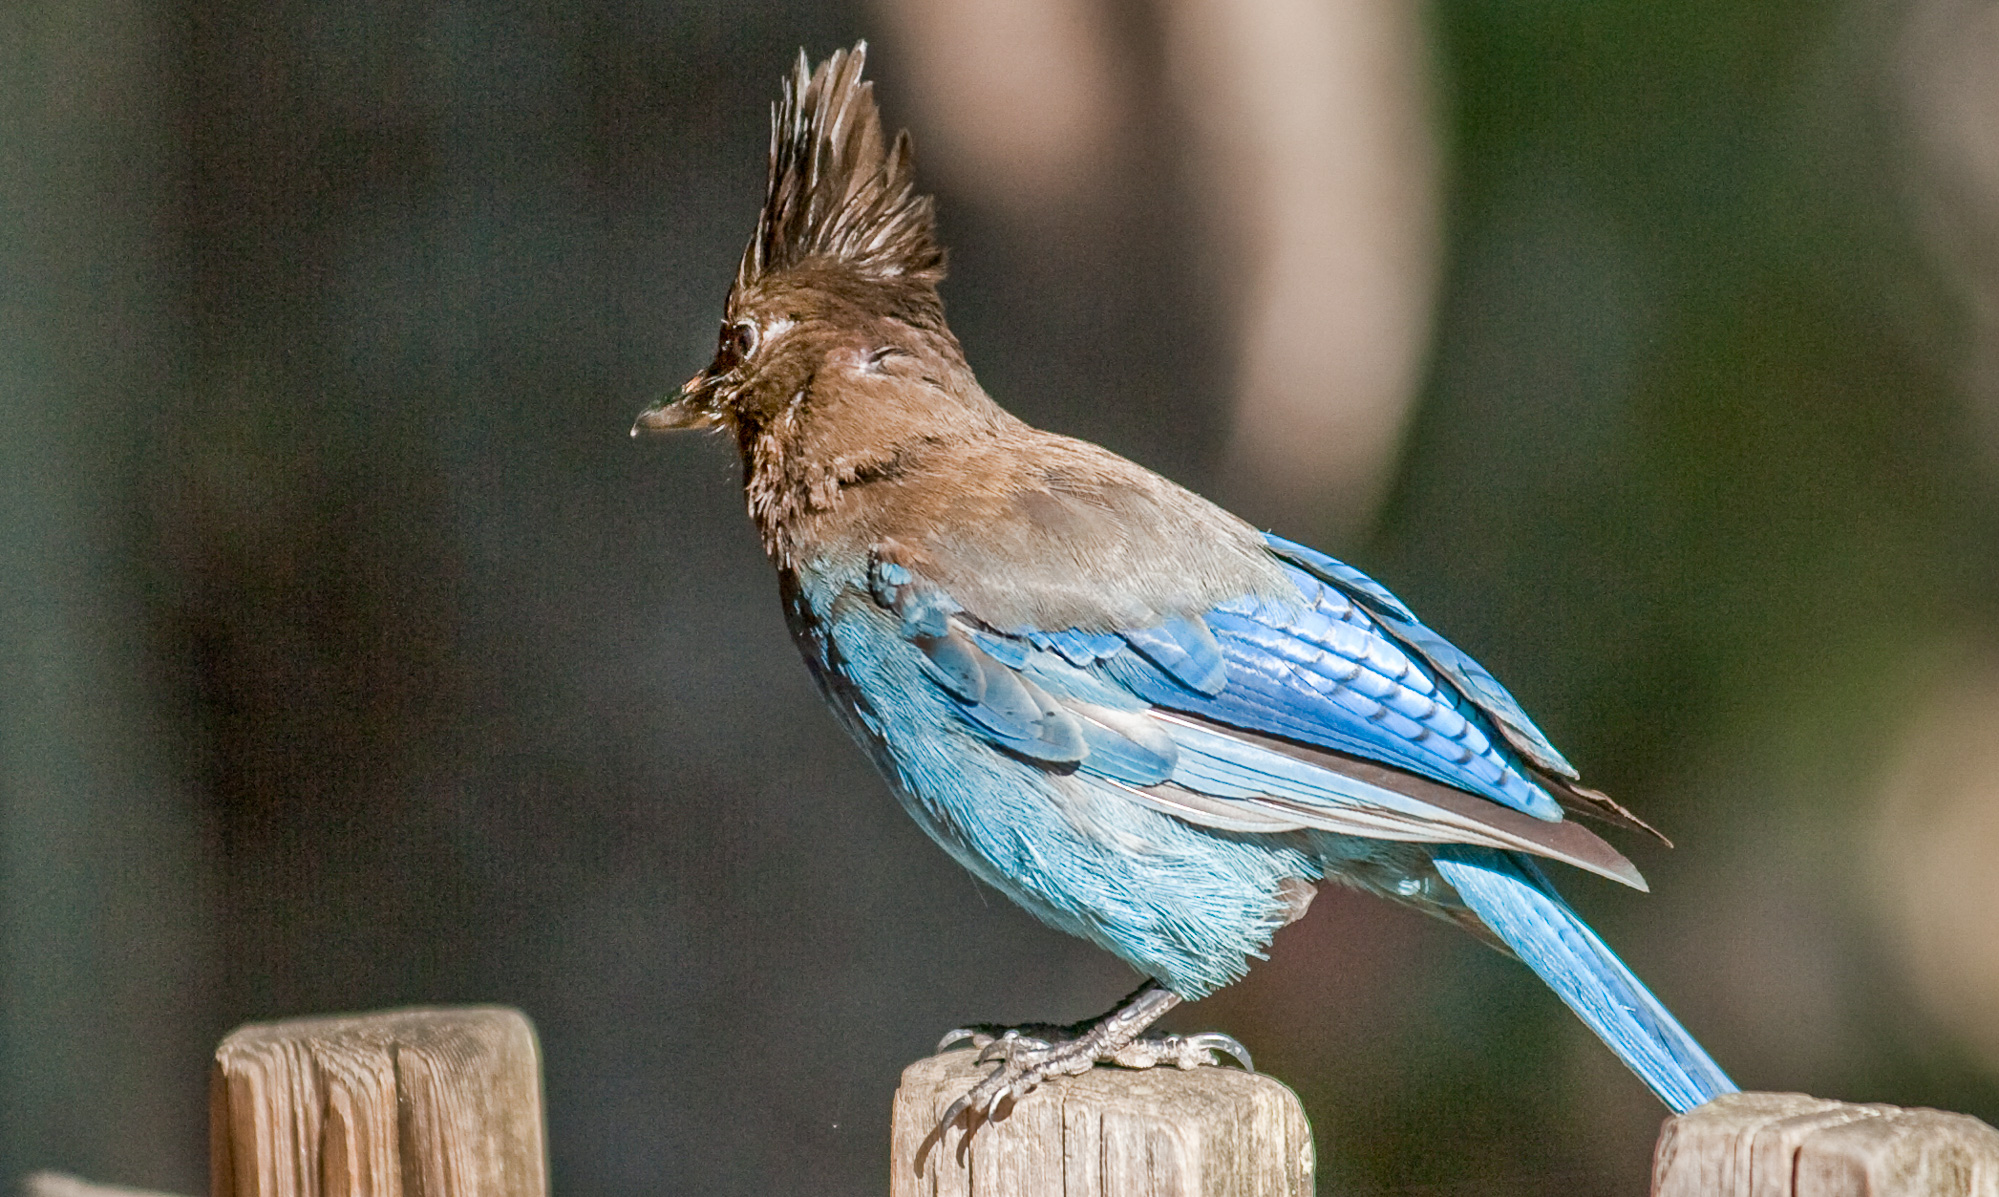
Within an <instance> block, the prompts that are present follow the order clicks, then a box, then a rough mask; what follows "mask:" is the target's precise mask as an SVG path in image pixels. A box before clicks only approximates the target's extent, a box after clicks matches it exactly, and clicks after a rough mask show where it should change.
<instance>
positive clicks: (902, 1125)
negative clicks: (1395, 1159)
mask: <svg viewBox="0 0 1999 1197" xmlns="http://www.w3.org/2000/svg"><path fill="white" fill-rule="evenodd" d="M976 1055H977V1053H976V1052H974V1051H972V1050H970V1049H962V1050H958V1051H951V1052H946V1053H944V1054H943V1055H941V1056H932V1057H930V1058H929V1059H927V1060H919V1061H917V1062H916V1063H914V1064H911V1065H910V1066H909V1067H908V1068H906V1069H904V1070H903V1073H902V1087H901V1088H899V1089H897V1090H896V1094H895V1114H894V1130H893V1136H892V1149H891V1151H890V1169H891V1172H890V1177H889V1194H890V1197H971V1195H972V1194H980V1195H982V1197H1141V1195H1143V1197H1309V1195H1310V1194H1311V1192H1312V1164H1313V1158H1312V1129H1311V1127H1310V1126H1309V1125H1307V1124H1306V1122H1305V1111H1304V1109H1303V1107H1301V1106H1300V1105H1299V1104H1298V1098H1297V1097H1296V1096H1294V1095H1293V1094H1292V1092H1291V1090H1289V1089H1287V1088H1285V1087H1284V1086H1283V1085H1282V1084H1279V1083H1278V1082H1277V1081H1275V1080H1272V1079H1271V1078H1270V1077H1267V1076H1262V1075H1258V1074H1254V1073H1247V1072H1243V1071H1240V1070H1238V1069H1234V1068H1197V1069H1193V1070H1191V1071H1187V1072H1182V1071H1180V1070H1179V1069H1175V1068H1153V1069H1147V1070H1144V1071H1133V1070H1129V1069H1122V1068H1095V1069H1092V1070H1090V1071H1089V1072H1087V1073H1084V1074H1083V1075H1081V1076H1072V1077H1061V1078H1059V1079H1057V1080H1054V1081H1050V1082H1048V1083H1047V1084H1044V1085H1042V1086H1041V1087H1040V1088H1038V1089H1036V1090H1035V1091H1034V1092H1032V1093H1030V1094H1028V1095H1027V1096H1026V1097H1024V1098H1022V1099H1021V1100H1020V1101H1019V1103H1018V1104H1016V1105H1015V1106H1014V1108H1013V1110H1012V1112H1011V1113H1009V1114H1007V1115H1005V1116H1003V1117H1001V1118H1000V1119H998V1120H997V1121H994V1122H988V1123H982V1124H980V1125H979V1126H978V1128H977V1129H976V1130H975V1131H973V1132H972V1134H971V1135H970V1136H969V1138H968V1137H967V1136H966V1134H965V1131H964V1126H963V1124H962V1123H961V1124H959V1125H956V1126H953V1127H951V1128H950V1129H949V1130H948V1131H947V1132H946V1133H945V1134H944V1135H943V1136H942V1138H941V1139H940V1138H938V1137H937V1135H936V1133H935V1132H936V1130H937V1120H938V1119H939V1118H941V1117H943V1115H944V1111H945V1110H946V1109H947V1108H949V1107H950V1105H951V1103H952V1102H953V1101H956V1100H957V1099H958V1098H959V1097H960V1096H962V1095H963V1094H964V1093H965V1091H966V1090H968V1089H970V1088H971V1087H972V1086H973V1085H975V1084H977V1083H978V1081H979V1080H980V1078H982V1077H984V1076H985V1074H986V1073H987V1072H988V1071H990V1069H991V1065H984V1066H979V1065H974V1064H973V1063H972V1059H973V1057H974V1056H976Z"/></svg>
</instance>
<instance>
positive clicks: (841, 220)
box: [632, 42, 956, 435]
mask: <svg viewBox="0 0 1999 1197" xmlns="http://www.w3.org/2000/svg"><path fill="white" fill-rule="evenodd" d="M866 61H867V43H865V42H862V43H860V44H858V45H856V46H855V47H854V48H853V49H852V50H849V51H837V52H835V53H834V54H833V55H832V56H831V57H830V58H828V59H826V60H825V61H824V62H822V63H820V64H819V65H818V67H817V68H816V69H814V68H811V67H810V66H809V65H808V63H807V60H806V58H805V55H804V53H803V52H802V51H801V52H800V54H799V58H798V64H797V66H796V67H795V68H794V69H793V71H792V74H791V76H790V77H789V78H787V79H786V80H785V81H784V91H783V94H782V96H781V98H780V99H779V100H778V102H777V103H776V104H775V105H774V106H773V107H772V109H771V139H770V167H769V175H768V180H767V183H766V186H765V192H764V204H763V210H762V212H761V213H759V215H758V217H757V228H756V234H755V235H754V236H753V237H751V239H750V243H749V246H748V248H747V249H745V250H744V252H743V260H742V264H741V265H740V266H739V267H738V268H737V271H736V280H735V284H734V285H733V286H732V287H731V288H730V290H729V300H728V305H727V308H726V309H725V315H724V319H723V322H722V329H721V334H720V337H719V341H718V344H717V347H716V351H715V360H714V361H713V362H711V363H710V364H709V366H708V367H707V369H705V370H703V371H702V372H701V373H700V374H697V375H695V376H694V377H693V378H691V379H689V380H688V381H687V383H686V384H685V385H684V386H682V387H681V390H680V393H679V394H678V395H677V396H673V397H671V398H669V399H666V400H662V401H660V402H658V403H655V404H653V405H652V406H651V407H648V408H647V409H646V410H645V411H644V412H643V413H641V414H640V416H639V419H638V423H637V424H636V425H634V426H633V428H632V433H633V435H637V434H638V433H640V432H668V431H674V430H677V429H684V428H721V427H737V428H740V425H742V424H743V423H745V422H748V423H756V422H759V421H758V418H759V416H760V415H763V414H765V413H767V412H768V411H771V410H775V409H777V408H778V407H780V406H782V405H784V404H785V403H787V402H789V401H790V400H791V398H792V397H793V396H794V395H795V394H796V393H797V392H798V389H799V388H801V387H803V386H805V385H806V384H807V383H808V382H809V381H810V379H811V376H812V374H813V371H814V368H815V364H816V362H817V361H819V360H820V359H822V358H823V356H824V354H825V353H826V352H827V351H828V350H830V349H831V348H833V347H834V346H835V345H839V344H845V343H848V342H853V341H856V340H862V341H865V340H871V339H873V340H879V339H882V338H883V337H888V338H891V339H896V340H908V339H917V340H922V341H927V342H931V343H938V344H941V343H949V345H950V347H951V349H953V350H955V348H956V344H955V342H953V341H951V339H950V334H949V332H948V331H946V330H945V328H944V311H943V303H942V301H941V300H940V299H939V297H938V294H937V284H938V283H939V282H940V281H941V280H942V279H943V277H944V250H943V247H942V246H940V245H939V244H938V243H937V236H936V217H935V212H934V204H933V201H932V200H931V198H930V197H929V196H927V195H922V194H920V193H918V192H917V190H916V179H915V168H914V164H913V162H912V156H911V150H910V140H909V134H908V131H907V130H905V131H903V132H900V133H897V134H896V136H895V137H894V139H893V140H889V139H887V138H885V137H884V135H883V133H882V125H881V113H880V111H879V109H878V108H877V107H876V105H875V99H874V85H873V84H872V83H869V82H867V81H865V80H863V79H862V78H861V69H862V67H863V66H864V65H865V63H866Z"/></svg>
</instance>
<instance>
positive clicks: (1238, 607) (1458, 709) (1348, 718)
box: [870, 538, 1643, 887]
mask: <svg viewBox="0 0 1999 1197" xmlns="http://www.w3.org/2000/svg"><path fill="white" fill-rule="evenodd" d="M1271 549H1272V551H1273V554H1274V555H1276V556H1277V557H1278V559H1279V561H1280V562H1282V563H1283V566H1284V570H1285V573H1286V576H1287V577H1288V579H1289V580H1290V581H1291V583H1292V584H1293V585H1294V586H1295V588H1296V593H1295V595H1284V596H1270V595H1249V596H1245V597H1241V598H1238V599H1234V600H1230V601H1228V602H1224V603H1221V604H1218V605H1216V606H1215V607H1213V608H1212V609H1211V610H1209V611H1207V612H1205V613H1204V614H1203V615H1202V616H1201V617H1199V618H1184V617H1183V618H1173V619H1167V620H1163V621H1161V622H1158V623H1155V624H1153V625H1151V626H1146V627H1134V628H1120V629H1118V630H1116V631H1114V632H1104V631H1084V630H1078V629H1040V628H1012V629H994V628H991V627H988V626H985V625H983V624H982V623H980V622H979V621H978V620H976V619H973V618H971V617H969V616H968V615H967V614H966V613H964V612H963V611H962V610H961V609H960V608H959V606H958V604H957V603H956V601H955V600H954V599H953V598H952V597H951V596H950V595H948V594H946V593H944V592H943V591H942V590H941V589H940V588H938V587H936V586H934V585H932V584H930V583H928V582H927V581H926V580H924V579H923V578H921V577H919V576H918V575H916V574H915V573H913V572H912V571H911V570H909V569H908V568H906V567H904V566H902V565H899V564H895V563H893V562H887V561H877V562H876V563H875V565H874V567H873V571H872V573H871V578H870V584H871V588H872V590H873V592H874V597H875V599H876V600H877V601H878V602H880V603H881V604H882V605H883V606H885V607H888V608H889V609H891V610H892V611H894V612H896V613H897V614H898V615H899V616H900V618H901V629H902V634H903V636H904V637H905V638H907V639H908V640H909V641H911V642H912V643H914V644H915V645H916V646H917V647H918V648H920V649H921V650H922V654H923V661H924V671H925V673H926V674H927V675H928V676H929V677H930V678H931V680H932V681H934V682H935V683H936V684H937V685H938V686H939V687H940V688H941V689H943V690H944V691H945V692H947V693H948V694H949V695H950V696H951V698H952V699H953V700H954V704H955V709H956V710H957V711H958V712H959V715H960V716H961V718H962V720H963V721H964V723H965V724H966V725H967V726H968V727H970V728H971V729H973V730H974V731H975V732H976V733H977V734H979V735H980V736H981V737H983V738H985V739H986V740H987V741H989V742H990V743H992V744H993V745H995V746H996V747H999V748H1002V749H1004V750H1006V751H1007V752H1010V753H1013V754H1015V755H1017V756H1021V757H1024V758H1027V759H1030V760H1033V761H1037V762H1040V763H1041V764H1043V765H1044V766H1046V767H1049V768H1053V769H1061V770H1073V771H1076V772H1080V773H1082V774H1084V775H1086V776H1091V777H1095V778H1099V779H1101V780H1103V781H1104V782H1106V783H1108V784H1111V785H1113V786H1116V787H1117V788H1119V789H1120V790H1121V791H1122V792H1124V793H1126V794H1127V795H1128V796H1130V797H1131V798H1133V799H1134V800H1136V801H1140V802H1143V803H1146V804H1148V805H1151V806H1154V807H1156V808H1158V809H1162V810H1166V811H1169V812H1170V813H1172V814H1175V815H1178V816H1180V817H1182V818H1185V819H1188V820H1189V821H1191V822H1194V823H1197V824H1201V825H1205V826H1209V827H1213V828H1216V829H1219V830H1227V831H1238V832H1282V831H1294V830H1303V829H1311V830H1321V831H1332V832H1337V833H1341V834H1348V835H1357V836H1366V837H1371V838H1377V839H1389V840H1401V841H1414V842H1427V843H1467V844H1475V845H1481V846H1486V847H1492V848H1501V849H1513V850H1522V851H1528V852H1535V853H1539V854H1542V855H1547V856H1551V857H1554V858H1556V859H1561V860H1566V861H1569V862H1570V863H1574V864H1578V865H1580V866H1581V867H1583V868H1587V869H1591V870H1592V871H1595V872H1599V873H1603V874H1604V875H1606V876H1611V877H1615V878H1616V879H1618V880H1621V881H1625V882H1627V883H1629V884H1634V885H1638V886H1640V887H1642V886H1643V880H1642V878H1639V877H1638V875H1637V872H1636V870H1635V869H1633V868H1632V867H1631V865H1630V863H1629V862H1628V861H1625V860H1624V858H1623V857H1622V856H1620V855H1618V854H1617V853H1616V852H1615V851H1614V850H1612V849H1610V848H1609V846H1608V845H1605V844H1603V842H1602V841H1601V840H1598V839H1596V837H1594V836H1592V835H1590V834H1589V833H1588V832H1587V831H1585V830H1583V829H1582V828H1580V827H1577V826H1575V825H1574V824H1570V823H1563V822H1562V821H1561V810H1560V807H1559V806H1558V805H1557V804H1556V802H1555V800H1554V799H1553V798H1552V797H1551V796H1550V795H1549V794H1548V793H1547V791H1546V790H1544V789H1543V788H1542V787H1541V786H1540V785H1539V784H1538V783H1537V782H1536V781H1535V780H1533V778H1532V776H1531V775H1530V773H1529V772H1528V770H1527V768H1526V767H1525V766H1524V765H1523V764H1522V756H1523V755H1527V758H1528V759H1530V760H1534V761H1535V762H1536V764H1537V765H1538V764H1539V763H1540V762H1541V761H1542V760H1553V761H1560V757H1559V754H1556V753H1555V751H1554V749H1553V748H1552V747H1548V746H1546V740H1545V738H1544V737H1541V736H1540V733H1539V732H1538V730H1535V729H1534V728H1533V724H1532V722H1531V721H1530V720H1528V719H1527V717H1526V715H1525V714H1524V713H1523V712H1521V711H1520V708H1519V706H1518V704H1517V703H1515V702H1514V701H1513V699H1512V697H1511V696H1510V695H1508V694H1507V693H1506V691H1505V690H1504V689H1503V688H1502V687H1500V686H1499V684H1498V683H1497V682H1496V681H1493V680H1492V678H1491V676H1490V675H1489V674H1487V673H1486V672H1485V671H1484V670H1483V669H1481V668H1480V667H1479V666H1478V665H1477V664H1476V662H1473V661H1472V660H1471V659H1470V658H1469V657H1467V656H1466V655H1465V654H1463V653H1462V652H1460V651H1458V650H1457V649H1456V648H1454V647H1453V646H1451V645H1450V644H1449V642H1447V641H1445V640H1444V639H1443V638H1442V637H1440V636H1437V635H1436V634H1435V633H1434V632H1431V631H1429V629H1427V628H1425V627H1423V625H1422V624H1421V623H1419V622H1417V621H1416V620H1415V618H1414V616H1413V615H1410V614H1409V613H1408V610H1407V608H1405V607H1403V606H1402V605H1401V604H1400V602H1399V601H1397V600H1396V599H1395V598H1394V596H1393V595H1391V594H1389V593H1388V591H1386V590H1385V589H1383V588H1382V587H1380V586H1379V585H1378V584H1377V583H1374V582H1373V581H1372V580H1371V579H1368V578H1367V577H1366V576H1365V575H1363V574H1360V573H1359V572H1358V571H1354V570H1351V569H1350V568H1348V567H1346V566H1343V565H1340V564H1339V563H1338V562H1335V561H1333V560H1332V559H1331V558H1327V557H1323V556H1321V555H1318V554H1314V553H1311V552H1310V551H1309V550H1304V549H1301V548H1299V547H1298V546H1295V545H1291V544H1289V543H1288V542H1284V541H1279V540H1276V539H1275V538H1271ZM1516 726H1517V728H1518V729H1524V730H1515V728H1516ZM1529 733H1531V735H1530V734H1529ZM1518 741H1525V742H1526V743H1528V744H1529V745H1530V746H1534V745H1538V746H1539V747H1537V748H1535V749H1534V751H1533V753H1532V754H1531V755H1530V754H1526V753H1523V751H1522V750H1521V749H1520V748H1518V747H1516V742H1518ZM1561 767H1562V768H1564V769H1566V768H1567V763H1566V762H1561ZM1426 783H1436V784H1426ZM1474 796H1475V797H1474ZM1480 799H1485V800H1489V801H1480Z"/></svg>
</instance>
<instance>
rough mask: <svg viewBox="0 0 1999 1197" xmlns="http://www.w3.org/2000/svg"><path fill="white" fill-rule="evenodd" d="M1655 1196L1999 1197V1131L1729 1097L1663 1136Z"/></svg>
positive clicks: (1780, 1097) (1840, 1106) (1908, 1115)
mask: <svg viewBox="0 0 1999 1197" xmlns="http://www.w3.org/2000/svg"><path fill="white" fill-rule="evenodd" d="M1652 1194H1653V1197H1999V1130H1993V1129H1992V1128H1991V1127H1989V1126H1987V1125H1985V1124H1984V1123H1983V1122H1980V1121H1979V1120H1978V1119H1976V1118H1973V1117H1971V1116H1970V1115H1968V1114H1947V1113H1944V1112H1943V1111H1941V1110H1905V1109H1902V1108H1901V1107H1899V1106H1885V1105H1853V1104H1850V1103H1847V1102H1841V1101H1827V1100H1825V1099H1824V1098H1820V1097H1808V1096H1806V1095H1805V1094H1803V1093H1731V1094H1729V1095H1728V1096H1726V1097H1719V1098H1716V1099H1715V1100H1713V1101H1711V1102H1709V1103H1707V1104H1706V1105H1704V1106H1701V1107H1700V1108H1698V1109H1695V1110H1690V1111H1688V1112H1687V1113H1685V1114H1681V1115H1678V1116H1677V1117H1673V1118H1668V1119H1667V1120H1666V1125H1665V1127H1664V1128H1663V1129H1661V1130H1660V1132H1659V1145H1658V1148H1657V1149H1656V1150H1655V1151H1654V1152H1653V1157H1652Z"/></svg>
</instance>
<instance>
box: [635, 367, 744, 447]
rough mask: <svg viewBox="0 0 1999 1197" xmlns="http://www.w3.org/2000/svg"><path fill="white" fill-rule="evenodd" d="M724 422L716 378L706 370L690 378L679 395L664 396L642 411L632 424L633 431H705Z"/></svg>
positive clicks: (718, 426)
mask: <svg viewBox="0 0 1999 1197" xmlns="http://www.w3.org/2000/svg"><path fill="white" fill-rule="evenodd" d="M721 426H722V413H721V412H719V411H717V410H716V409H715V395H714V380H713V379H711V378H709V377H708V372H707V371H706V370H703V371H702V372H701V373H699V374H696V375H695V376H694V377H692V378H690V379H688V380H687V382H686V383H685V384H684V385H682V386H681V388H680V393H679V394H678V395H675V396H672V397H670V398H666V399H661V400H659V401H657V402H655V403H653V404H651V405H649V406H648V407H647V408H646V409H645V410H644V411H642V412H640V413H639V418H638V420H637V422H635V423H634V424H633V425H632V435H633V436H637V435H639V434H640V433H642V432H651V433H664V432H686V431H705V430H707V429H710V428H720V427H721Z"/></svg>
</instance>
